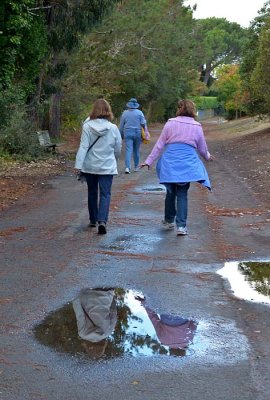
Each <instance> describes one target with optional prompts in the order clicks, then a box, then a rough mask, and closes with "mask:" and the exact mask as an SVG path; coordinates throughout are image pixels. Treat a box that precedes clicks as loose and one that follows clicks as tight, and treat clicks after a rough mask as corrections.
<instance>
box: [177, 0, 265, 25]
mask: <svg viewBox="0 0 270 400" xmlns="http://www.w3.org/2000/svg"><path fill="white" fill-rule="evenodd" d="M265 2H266V0H255V1H254V0H185V3H184V4H185V5H190V6H193V5H194V4H197V10H196V11H195V12H194V13H193V16H194V18H199V19H200V18H208V17H217V18H226V19H227V20H228V21H230V22H237V23H238V24H240V25H242V26H243V27H248V26H249V23H250V22H251V21H252V20H253V19H254V18H255V17H256V16H257V15H258V11H259V10H260V9H261V8H262V6H263V5H264V3H265Z"/></svg>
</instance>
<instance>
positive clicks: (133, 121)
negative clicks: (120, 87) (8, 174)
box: [119, 98, 147, 174]
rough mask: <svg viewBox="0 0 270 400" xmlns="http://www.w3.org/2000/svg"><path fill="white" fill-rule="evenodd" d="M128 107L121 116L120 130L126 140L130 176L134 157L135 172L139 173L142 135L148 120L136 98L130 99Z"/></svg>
mask: <svg viewBox="0 0 270 400" xmlns="http://www.w3.org/2000/svg"><path fill="white" fill-rule="evenodd" d="M126 107H127V109H126V110H125V111H124V112H123V114H122V115H121V119H120V127H119V130H120V133H121V136H122V138H123V139H124V140H125V173H126V174H130V171H131V159H132V155H133V159H134V171H135V172H137V171H139V164H140V145H141V142H142V138H141V133H142V127H143V128H146V119H145V117H144V114H143V112H142V111H141V110H139V109H138V108H139V107H140V104H139V103H138V102H137V100H136V99H135V98H132V99H130V100H129V101H128V102H127V104H126ZM146 132H147V131H146Z"/></svg>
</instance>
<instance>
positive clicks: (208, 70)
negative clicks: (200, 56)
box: [203, 62, 211, 86]
mask: <svg viewBox="0 0 270 400" xmlns="http://www.w3.org/2000/svg"><path fill="white" fill-rule="evenodd" d="M210 74H211V62H209V63H207V64H206V66H205V75H204V80H203V82H204V83H205V84H206V86H207V85H208V82H209V78H210Z"/></svg>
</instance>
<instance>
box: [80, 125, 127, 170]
mask: <svg viewBox="0 0 270 400" xmlns="http://www.w3.org/2000/svg"><path fill="white" fill-rule="evenodd" d="M97 137H99V139H98V141H97V142H96V143H95V144H94V146H93V147H92V148H91V149H90V150H89V151H88V149H89V147H90V146H91V144H92V143H93V142H94V141H95V140H96V139H97ZM121 147H122V139H121V135H120V132H119V130H118V128H117V126H116V125H114V124H112V123H111V122H109V121H108V120H107V119H101V118H98V119H93V120H90V119H89V118H88V119H87V120H86V121H85V122H84V124H83V129H82V136H81V143H80V147H79V150H78V152H77V156H76V162H75V168H77V169H80V170H82V172H86V173H89V174H96V175H116V174H117V173H118V171H117V162H116V159H117V158H119V157H120V153H121Z"/></svg>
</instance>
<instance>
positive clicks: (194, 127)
mask: <svg viewBox="0 0 270 400" xmlns="http://www.w3.org/2000/svg"><path fill="white" fill-rule="evenodd" d="M195 117H196V108H195V104H194V103H193V102H192V101H191V100H181V101H179V102H178V108H177V112H176V117H175V118H170V119H169V120H168V121H167V122H166V124H165V125H164V128H163V130H162V132H161V134H160V137H159V139H158V140H157V142H156V144H155V146H154V148H153V150H152V151H151V153H150V154H149V156H148V157H147V158H146V160H145V162H144V163H143V164H141V165H140V168H143V167H145V166H147V167H148V168H150V167H151V166H152V165H153V163H154V162H155V161H156V160H157V159H159V160H158V162H157V167H156V169H157V174H158V177H159V180H160V183H162V184H164V185H165V187H166V197H165V211H164V220H163V221H162V223H163V225H164V226H166V227H167V228H169V229H173V228H174V226H175V224H176V227H177V235H187V234H188V231H187V216H188V189H189V187H190V183H191V182H199V183H200V184H202V185H203V186H205V187H207V188H208V189H209V190H211V184H210V181H209V177H208V174H207V171H206V169H205V167H204V164H203V163H202V161H201V159H200V158H199V155H198V153H199V154H200V155H201V156H202V157H203V158H204V159H205V160H207V161H208V160H213V159H214V157H213V156H212V155H211V154H210V153H209V151H208V148H207V144H206V141H205V137H204V133H203V129H202V126H201V124H200V123H199V122H197V121H196V120H195Z"/></svg>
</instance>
